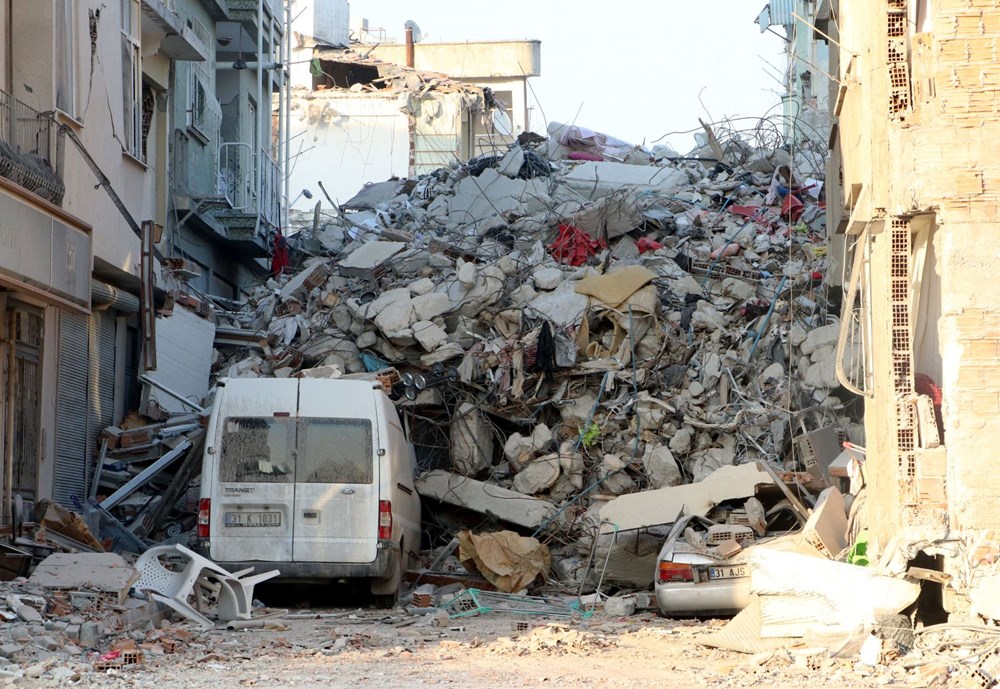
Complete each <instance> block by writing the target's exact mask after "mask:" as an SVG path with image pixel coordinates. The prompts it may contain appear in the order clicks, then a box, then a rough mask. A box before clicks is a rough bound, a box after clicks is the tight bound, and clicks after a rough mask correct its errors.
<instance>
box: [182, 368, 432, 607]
mask: <svg viewBox="0 0 1000 689" xmlns="http://www.w3.org/2000/svg"><path fill="white" fill-rule="evenodd" d="M415 469H416V458H415V455H414V452H413V446H412V445H410V443H409V442H408V441H407V439H406V435H405V433H404V432H403V427H402V425H401V424H400V421H399V415H398V414H397V413H396V408H395V407H394V406H393V404H392V402H391V401H390V400H389V398H388V397H387V396H386V395H385V393H384V392H383V391H382V388H381V386H380V385H379V384H378V383H373V382H372V381H365V380H336V379H335V380H329V379H309V378H302V379H295V378H278V379H273V378H270V379H263V378H256V379H224V380H221V381H220V382H219V384H218V390H217V392H216V395H215V404H214V406H213V408H212V415H211V418H210V419H209V422H208V433H207V435H206V440H205V454H204V460H203V464H202V477H201V500H200V503H199V514H198V549H199V551H200V552H201V553H202V554H203V555H205V556H207V557H209V558H211V559H212V560H214V561H215V562H217V563H219V564H220V565H222V566H223V567H225V568H227V569H229V570H230V571H233V570H239V569H244V568H246V567H255V568H256V569H257V570H258V571H260V570H263V569H268V568H277V569H279V570H280V571H281V575H280V577H278V579H277V581H281V580H285V581H289V580H295V581H311V582H328V581H331V580H336V579H341V578H362V577H363V578H366V579H370V580H371V590H372V593H373V594H375V596H376V602H377V603H378V604H380V605H391V604H392V603H393V602H394V601H395V600H396V597H397V595H398V591H399V585H400V582H401V581H402V575H403V572H404V571H405V570H406V568H407V564H408V561H409V557H408V554H409V553H410V552H419V551H420V498H419V497H418V496H417V492H416V490H415V489H414V487H413V476H414V471H415Z"/></svg>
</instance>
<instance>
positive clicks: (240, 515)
mask: <svg viewBox="0 0 1000 689" xmlns="http://www.w3.org/2000/svg"><path fill="white" fill-rule="evenodd" d="M226 526H281V512H226Z"/></svg>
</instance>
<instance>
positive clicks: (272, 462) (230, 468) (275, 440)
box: [219, 416, 295, 483]
mask: <svg viewBox="0 0 1000 689" xmlns="http://www.w3.org/2000/svg"><path fill="white" fill-rule="evenodd" d="M222 423H223V428H222V452H221V454H220V457H219V480H220V481H224V482H231V483H290V482H292V481H293V480H294V477H295V476H294V471H295V462H294V459H293V456H292V448H293V447H294V444H295V425H294V424H295V420H294V419H290V418H287V417H271V416H263V417H260V416H254V417H228V418H226V419H224V420H223V422H222Z"/></svg>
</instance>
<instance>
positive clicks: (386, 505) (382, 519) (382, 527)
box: [378, 500, 392, 540]
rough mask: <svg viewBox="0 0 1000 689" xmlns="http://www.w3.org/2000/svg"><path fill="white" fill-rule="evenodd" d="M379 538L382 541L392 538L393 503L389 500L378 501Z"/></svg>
mask: <svg viewBox="0 0 1000 689" xmlns="http://www.w3.org/2000/svg"><path fill="white" fill-rule="evenodd" d="M378 537H379V538H380V539H382V540H389V539H391V538H392V503H391V502H389V501H388V500H379V501H378Z"/></svg>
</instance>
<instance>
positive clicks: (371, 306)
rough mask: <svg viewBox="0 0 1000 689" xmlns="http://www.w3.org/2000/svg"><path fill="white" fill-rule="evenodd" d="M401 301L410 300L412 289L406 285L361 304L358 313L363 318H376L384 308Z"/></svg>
mask: <svg viewBox="0 0 1000 689" xmlns="http://www.w3.org/2000/svg"><path fill="white" fill-rule="evenodd" d="M400 301H405V302H408V301H410V290H408V289H406V288H405V287H400V288H397V289H390V290H386V291H385V292H382V294H380V295H379V296H378V298H377V299H375V300H374V301H370V302H368V303H367V304H365V305H363V306H361V307H360V312H359V313H358V315H359V316H361V317H362V318H375V316H377V315H379V313H381V312H382V310H383V309H385V308H386V307H388V306H390V305H391V304H395V303H396V302H400Z"/></svg>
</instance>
